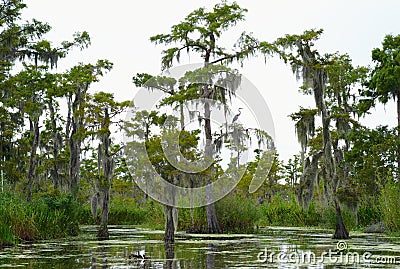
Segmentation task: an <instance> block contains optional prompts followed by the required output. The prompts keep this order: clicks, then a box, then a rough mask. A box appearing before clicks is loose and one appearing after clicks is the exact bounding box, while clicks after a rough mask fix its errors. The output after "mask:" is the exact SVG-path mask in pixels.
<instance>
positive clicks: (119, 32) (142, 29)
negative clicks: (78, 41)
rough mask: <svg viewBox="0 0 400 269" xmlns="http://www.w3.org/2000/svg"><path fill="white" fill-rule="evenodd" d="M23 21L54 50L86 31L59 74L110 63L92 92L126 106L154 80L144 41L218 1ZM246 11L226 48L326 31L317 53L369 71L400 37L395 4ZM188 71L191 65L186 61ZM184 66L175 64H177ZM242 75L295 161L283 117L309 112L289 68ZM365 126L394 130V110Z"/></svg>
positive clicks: (154, 60)
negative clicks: (376, 51)
mask: <svg viewBox="0 0 400 269" xmlns="http://www.w3.org/2000/svg"><path fill="white" fill-rule="evenodd" d="M25 2H26V4H27V5H28V8H27V9H26V10H25V12H24V18H36V19H38V20H41V21H44V22H48V23H49V24H50V25H51V26H52V27H53V29H52V31H51V33H49V34H48V35H47V36H46V38H48V39H49V40H51V41H54V43H55V44H58V43H59V42H61V41H63V40H70V39H71V36H72V34H73V33H74V32H76V31H88V32H89V34H90V36H91V39H92V45H91V46H90V48H89V49H86V50H84V51H75V52H73V53H71V54H70V55H69V56H68V57H67V58H66V59H65V60H62V61H61V62H60V63H59V66H58V70H59V71H63V70H64V69H65V68H69V67H72V66H73V65H75V64H76V63H77V62H84V63H88V62H91V63H94V62H96V60H97V59H108V60H110V61H111V62H113V63H114V69H113V70H112V71H111V72H110V73H109V74H107V75H106V76H105V77H104V78H103V79H102V81H101V83H99V84H97V85H94V86H93V90H94V91H100V90H102V91H108V92H113V93H114V94H115V96H116V98H117V99H119V100H126V99H129V100H130V99H132V98H133V96H134V94H135V92H136V90H137V89H136V88H135V87H134V85H133V84H132V83H131V78H132V76H133V75H134V74H136V73H142V72H146V73H150V74H154V75H157V74H159V72H160V71H161V70H160V67H161V64H160V59H161V51H162V49H163V48H164V47H163V46H155V45H154V44H152V43H150V41H149V37H150V36H152V35H155V34H161V33H168V32H169V29H170V26H172V25H173V24H176V23H178V22H179V21H181V20H183V18H184V17H185V16H186V15H187V14H188V13H189V12H191V11H192V10H194V9H196V8H199V7H203V6H205V7H212V6H213V5H214V4H215V3H217V2H218V1H214V0H212V1H210V0H208V1H205V0H191V1H182V0H168V1H155V0H147V1H121V0H114V1H104V0H97V1H95V0H80V1H77V0H69V1H49V0H47V1H45V0H26V1H25ZM237 2H238V3H239V4H240V5H241V6H242V7H245V8H247V9H248V10H249V12H248V13H247V16H246V18H247V20H246V21H244V22H242V23H240V24H239V25H238V26H237V27H236V28H235V30H234V31H232V32H231V33H230V34H227V35H226V40H227V42H226V44H224V46H225V47H229V46H230V45H231V44H232V43H233V41H234V40H235V38H236V36H238V35H239V33H240V32H242V31H247V32H253V34H254V36H256V37H257V38H258V39H259V40H265V41H270V42H272V41H273V40H275V38H277V37H280V36H283V35H285V34H296V33H301V32H303V31H304V30H306V29H311V28H316V29H318V28H323V29H324V30H325V32H324V34H323V36H322V38H321V40H320V41H319V42H318V43H317V48H318V49H320V51H322V52H335V51H339V52H341V53H348V54H349V55H350V57H351V58H352V59H353V62H354V64H356V65H368V64H371V62H370V55H371V50H372V49H373V48H375V47H380V44H381V42H382V40H383V38H384V36H385V35H386V34H395V35H397V34H400V23H399V14H400V1H397V0H387V1H385V0H383V1H379V2H378V1H376V0H363V1H362V0H351V1H349V0H347V1H344V0H335V1H328V0H313V1H311V0H302V1H289V0H280V1H244V0H239V1H237ZM190 59H191V63H197V62H198V60H196V58H195V57H191V58H190ZM184 63H189V61H185V62H183V61H182V62H181V64H184ZM241 71H242V73H243V74H244V75H245V76H246V77H247V78H248V79H249V80H250V81H251V82H252V83H253V84H255V85H256V87H257V88H258V89H259V90H260V91H261V92H262V94H263V96H264V98H265V100H266V102H267V103H268V106H269V109H270V110H271V112H272V116H273V119H274V123H275V133H276V145H277V147H278V152H279V153H280V156H281V158H283V159H288V158H290V157H291V156H292V155H293V154H297V153H298V152H299V150H300V147H299V145H298V143H297V140H296V136H295V131H294V123H293V122H292V121H291V120H290V119H289V118H288V115H289V114H291V113H293V112H296V111H297V110H298V108H299V106H303V107H308V106H309V105H312V103H313V99H312V97H311V96H303V95H302V94H300V93H298V90H297V89H298V84H297V83H296V81H295V77H294V76H293V75H292V73H291V71H290V68H289V67H288V66H285V65H284V64H282V63H281V62H280V61H279V60H278V59H270V60H267V64H264V59H263V58H262V57H260V58H256V59H251V60H249V61H246V62H245V65H244V68H243V69H242V70H241ZM372 112H373V114H372V115H371V116H368V118H367V119H365V120H363V122H364V123H365V124H367V125H368V126H371V127H372V126H376V125H386V124H389V125H391V126H393V125H394V124H395V122H396V112H395V106H394V102H391V103H389V104H388V105H386V107H385V108H384V107H383V106H380V107H379V108H377V109H376V110H374V111H372Z"/></svg>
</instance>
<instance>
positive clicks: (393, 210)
mask: <svg viewBox="0 0 400 269" xmlns="http://www.w3.org/2000/svg"><path fill="white" fill-rule="evenodd" d="M389 182H390V183H388V184H386V186H385V187H384V188H383V190H382V193H381V196H380V199H379V201H380V208H381V211H382V219H383V222H384V224H385V225H386V227H388V228H389V229H390V230H391V231H399V230H400V207H399V205H400V195H399V194H400V187H399V183H398V182H396V183H395V182H392V181H390V180H389Z"/></svg>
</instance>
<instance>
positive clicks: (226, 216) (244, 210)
mask: <svg viewBox="0 0 400 269" xmlns="http://www.w3.org/2000/svg"><path fill="white" fill-rule="evenodd" d="M215 210H216V214H217V219H218V224H219V226H220V228H221V229H222V231H223V232H224V233H252V232H254V228H255V227H256V224H257V221H258V220H259V218H260V212H259V209H258V208H257V205H256V200H255V199H252V198H243V197H239V196H238V195H236V194H234V193H232V194H230V195H227V196H226V197H224V198H223V199H221V200H220V201H217V202H216V203H215ZM192 215H193V224H192ZM178 224H179V226H178V227H179V230H184V231H191V232H206V231H207V214H206V209H205V207H202V208H195V209H194V210H193V211H192V213H191V210H190V209H179V222H178Z"/></svg>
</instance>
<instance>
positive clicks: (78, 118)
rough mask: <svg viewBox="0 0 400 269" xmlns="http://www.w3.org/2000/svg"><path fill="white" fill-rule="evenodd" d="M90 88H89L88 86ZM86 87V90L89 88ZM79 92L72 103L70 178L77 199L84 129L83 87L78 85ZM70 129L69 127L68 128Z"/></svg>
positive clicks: (73, 193) (72, 190)
mask: <svg viewBox="0 0 400 269" xmlns="http://www.w3.org/2000/svg"><path fill="white" fill-rule="evenodd" d="M87 87H88V86H87ZM87 87H86V88H87ZM76 90H77V92H76V94H75V99H74V102H73V103H72V110H71V114H72V116H71V122H70V124H71V127H72V130H71V134H70V137H69V150H70V152H69V154H70V160H69V162H70V163H69V176H70V191H71V193H72V195H73V196H74V197H75V198H76V197H77V196H78V183H79V174H80V165H81V160H80V155H81V143H82V141H81V136H82V134H81V133H80V132H82V129H83V119H82V117H83V116H84V115H83V114H84V111H82V110H83V107H82V103H83V100H82V99H83V92H82V89H81V87H80V86H79V85H78V87H77V89H76ZM68 128H69V127H68Z"/></svg>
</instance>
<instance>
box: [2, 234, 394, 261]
mask: <svg viewBox="0 0 400 269" xmlns="http://www.w3.org/2000/svg"><path fill="white" fill-rule="evenodd" d="M81 229H82V231H81V235H80V236H78V237H74V238H68V239H63V240H52V241H41V242H37V243H33V244H22V243H21V244H19V245H18V246H16V247H12V248H3V249H0V268H17V267H20V268H44V269H47V268H71V269H73V268H93V269H94V268H143V269H147V268H149V269H153V268H159V269H175V268H176V269H189V268H193V269H199V268H205V269H216V268H282V269H283V268H285V269H286V268H287V269H289V268H321V269H331V268H400V238H395V237H388V236H385V235H377V234H364V233H357V232H353V233H351V235H352V239H350V240H346V241H340V242H338V241H337V240H333V239H331V235H332V231H331V230H323V229H307V228H280V227H271V228H266V229H262V230H260V232H259V234H255V235H188V234H185V233H179V232H178V233H177V235H176V242H175V244H174V246H165V245H164V243H163V241H162V240H163V231H154V230H147V229H141V228H137V227H132V226H110V227H109V231H110V240H106V241H98V240H97V238H96V227H94V226H84V227H81ZM339 249H340V250H341V251H339Z"/></svg>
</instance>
